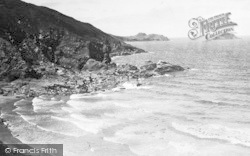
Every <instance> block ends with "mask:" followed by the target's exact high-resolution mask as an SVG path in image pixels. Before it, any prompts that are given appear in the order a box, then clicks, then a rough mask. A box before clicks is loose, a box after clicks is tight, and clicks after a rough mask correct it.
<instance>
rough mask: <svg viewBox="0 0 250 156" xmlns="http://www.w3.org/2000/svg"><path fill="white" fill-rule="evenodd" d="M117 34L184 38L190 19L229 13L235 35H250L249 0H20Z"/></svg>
mask: <svg viewBox="0 0 250 156" xmlns="http://www.w3.org/2000/svg"><path fill="white" fill-rule="evenodd" d="M23 1H25V2H29V3H32V4H36V5H39V6H46V7H49V8H52V9H55V10H57V11H59V12H61V13H63V14H65V15H68V16H71V17H73V18H75V19H77V20H79V21H82V22H87V23H90V24H92V25H94V26H95V27H97V28H99V29H101V30H102V31H104V32H106V33H109V34H113V35H119V36H130V35H135V34H137V33H139V32H144V33H147V34H150V33H155V34H162V35H165V36H167V37H172V38H174V37H187V34H188V31H189V30H190V28H189V26H188V21H189V20H190V19H191V18H196V17H199V16H201V17H203V18H205V19H207V18H210V17H213V16H216V15H219V14H222V13H227V12H231V13H232V15H231V16H230V19H231V21H233V22H235V23H237V24H238V26H237V27H235V33H236V35H237V36H248V35H250V31H249V29H250V0H23Z"/></svg>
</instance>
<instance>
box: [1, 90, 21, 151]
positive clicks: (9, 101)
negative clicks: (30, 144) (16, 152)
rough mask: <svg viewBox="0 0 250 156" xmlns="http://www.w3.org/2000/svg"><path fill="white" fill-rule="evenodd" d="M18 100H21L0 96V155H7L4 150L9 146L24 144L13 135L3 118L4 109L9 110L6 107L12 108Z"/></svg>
mask: <svg viewBox="0 0 250 156" xmlns="http://www.w3.org/2000/svg"><path fill="white" fill-rule="evenodd" d="M18 100H20V99H18V98H15V97H11V96H2V95H0V154H2V155H3V156H4V155H5V154H6V153H5V152H4V151H2V150H4V149H5V148H7V147H8V146H7V144H23V143H22V142H21V141H20V140H19V139H17V138H16V137H14V136H13V135H12V134H11V131H10V129H9V128H8V124H6V121H5V120H4V119H3V118H2V116H1V115H2V109H3V107H4V109H9V108H6V107H12V106H13V105H14V103H15V102H16V101H18Z"/></svg>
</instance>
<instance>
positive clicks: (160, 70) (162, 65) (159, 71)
mask: <svg viewBox="0 0 250 156" xmlns="http://www.w3.org/2000/svg"><path fill="white" fill-rule="evenodd" d="M140 69H141V71H140V76H141V77H144V78H148V77H151V76H156V75H165V74H167V73H170V72H177V71H183V70H185V69H184V68H183V67H181V66H179V65H173V64H170V63H168V62H165V61H159V62H158V63H153V62H152V61H146V62H145V64H144V65H143V66H141V67H140Z"/></svg>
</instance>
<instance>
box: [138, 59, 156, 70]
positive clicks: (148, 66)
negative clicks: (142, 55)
mask: <svg viewBox="0 0 250 156" xmlns="http://www.w3.org/2000/svg"><path fill="white" fill-rule="evenodd" d="M155 68H156V63H153V62H152V61H146V62H145V65H143V66H141V67H140V69H141V70H142V71H144V70H146V71H151V70H154V69H155Z"/></svg>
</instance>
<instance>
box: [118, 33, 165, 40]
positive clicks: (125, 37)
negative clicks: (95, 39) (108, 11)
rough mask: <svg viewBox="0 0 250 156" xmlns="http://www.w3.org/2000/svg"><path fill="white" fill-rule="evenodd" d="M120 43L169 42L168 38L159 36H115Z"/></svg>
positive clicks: (140, 34)
mask: <svg viewBox="0 0 250 156" xmlns="http://www.w3.org/2000/svg"><path fill="white" fill-rule="evenodd" d="M115 37H116V38H118V39H120V40H122V41H129V42H132V41H169V38H167V37H166V36H163V35H159V34H148V35H147V34H146V33H138V34H137V35H135V36H123V37H122V36H115Z"/></svg>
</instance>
